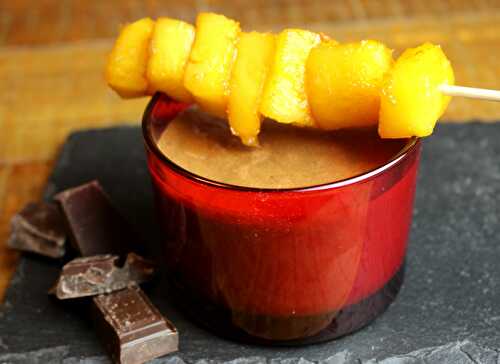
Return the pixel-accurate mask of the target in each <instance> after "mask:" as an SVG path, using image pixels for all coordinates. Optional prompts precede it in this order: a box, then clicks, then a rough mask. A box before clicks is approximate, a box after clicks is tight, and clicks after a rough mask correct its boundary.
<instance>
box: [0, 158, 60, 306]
mask: <svg viewBox="0 0 500 364" xmlns="http://www.w3.org/2000/svg"><path fill="white" fill-rule="evenodd" d="M51 168H52V163H48V162H45V163H40V162H38V163H28V164H22V165H13V166H4V167H0V301H2V300H3V297H4V293H5V289H6V288H7V286H8V283H9V281H10V278H11V276H12V274H13V273H14V271H15V268H16V264H17V261H18V258H19V253H18V252H16V251H14V250H12V249H9V248H8V247H7V244H6V243H7V238H8V235H9V232H10V219H11V218H12V216H13V215H14V214H15V213H16V212H17V211H19V210H20V209H21V208H22V207H23V206H24V205H25V204H26V203H28V202H29V201H32V200H38V199H40V196H41V193H42V190H43V188H44V186H45V182H46V179H47V177H48V175H49V173H50V171H51Z"/></svg>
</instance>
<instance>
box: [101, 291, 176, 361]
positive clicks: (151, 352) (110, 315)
mask: <svg viewBox="0 0 500 364" xmlns="http://www.w3.org/2000/svg"><path fill="white" fill-rule="evenodd" d="M93 301H94V305H93V318H94V323H95V325H96V327H97V332H98V334H99V335H100V336H101V341H102V342H103V343H104V346H105V347H106V350H107V351H108V352H109V354H110V356H111V358H112V359H113V361H114V362H115V363H120V364H141V363H145V362H147V361H148V360H151V359H154V358H157V357H159V356H163V355H166V354H168V353H171V352H174V351H177V350H178V344H179V337H178V334H177V330H176V329H175V327H174V326H173V325H172V324H171V323H170V322H169V321H168V320H166V319H165V318H164V317H163V316H162V315H161V314H160V312H159V311H158V310H157V309H156V308H155V307H154V306H153V304H152V303H151V302H150V301H149V299H148V298H147V297H146V295H145V294H144V293H143V292H142V290H141V289H140V288H139V287H137V286H132V287H129V288H126V289H124V290H121V291H117V292H113V293H111V294H104V295H99V296H95V297H94V298H93Z"/></svg>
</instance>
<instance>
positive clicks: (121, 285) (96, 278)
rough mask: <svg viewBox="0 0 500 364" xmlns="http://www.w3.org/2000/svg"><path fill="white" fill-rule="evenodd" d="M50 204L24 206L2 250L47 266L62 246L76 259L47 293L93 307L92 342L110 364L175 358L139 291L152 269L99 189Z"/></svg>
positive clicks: (167, 334)
mask: <svg viewBox="0 0 500 364" xmlns="http://www.w3.org/2000/svg"><path fill="white" fill-rule="evenodd" d="M54 200H55V203H47V202H39V203H30V204H28V205H27V206H26V207H25V208H24V209H23V210H22V211H20V212H19V213H18V214H16V215H15V216H14V217H13V219H12V223H11V225H12V231H11V235H10V238H9V240H8V244H9V246H10V247H12V248H14V249H19V250H23V251H27V252H31V253H36V254H39V255H44V256H47V257H50V258H61V257H63V256H65V255H66V256H67V255H68V253H67V250H71V249H67V248H68V247H67V246H66V244H65V243H66V240H68V239H67V237H69V240H70V242H71V246H72V247H73V248H74V250H76V251H77V252H78V254H79V255H81V257H78V258H75V259H73V260H71V261H69V262H68V263H66V264H65V265H64V266H63V267H62V270H61V273H60V276H59V278H58V280H57V282H56V283H55V285H54V287H53V288H52V289H51V290H50V291H49V293H50V294H53V295H55V296H56V297H57V298H58V299H60V300H67V299H77V298H80V299H84V300H86V301H87V302H88V304H90V305H91V306H92V309H91V312H92V318H93V320H94V323H95V327H96V330H97V334H98V336H99V337H100V338H101V340H102V342H103V345H104V347H105V348H106V350H107V351H108V353H109V354H110V356H111V358H112V360H113V361H114V362H115V363H127V364H140V363H145V362H147V361H148V360H152V359H154V358H157V357H159V356H163V355H166V354H168V353H171V352H174V351H177V349H178V341H179V339H178V333H177V330H176V328H175V327H174V326H173V325H172V323H171V322H170V321H168V320H167V319H166V318H164V317H163V316H162V315H161V313H160V312H159V311H158V309H156V307H154V305H153V304H152V303H151V301H150V300H149V299H148V297H147V296H146V294H145V293H144V292H143V291H142V289H141V288H140V287H139V284H141V283H144V282H146V281H148V280H150V279H151V278H152V277H153V275H154V266H153V264H152V263H151V262H150V261H149V260H147V259H144V258H142V257H141V256H140V255H138V254H136V253H135V252H134V250H135V249H134V244H137V242H138V241H140V240H139V239H138V237H137V235H136V234H135V232H134V231H133V229H132V228H131V226H130V224H128V222H127V221H126V220H125V219H124V218H123V216H122V215H121V214H120V213H119V212H118V211H117V210H116V209H115V208H114V206H113V204H112V203H111V200H110V198H109V196H108V195H107V194H106V192H105V191H104V190H103V188H102V187H101V185H100V184H99V182H97V181H92V182H89V183H87V184H84V185H81V186H78V187H75V188H71V189H68V190H66V191H63V192H61V193H59V194H58V195H56V196H55V198H54Z"/></svg>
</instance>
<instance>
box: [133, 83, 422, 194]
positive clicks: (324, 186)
mask: <svg viewBox="0 0 500 364" xmlns="http://www.w3.org/2000/svg"><path fill="white" fill-rule="evenodd" d="M160 97H162V93H160V92H157V93H155V94H154V95H153V97H152V98H151V100H149V102H148V105H147V106H146V109H145V110H144V113H143V116H142V136H143V139H144V141H145V145H146V148H147V149H148V151H150V152H152V153H153V155H154V156H155V157H156V158H158V159H159V160H160V161H161V162H162V163H163V164H165V165H166V166H167V167H169V168H170V169H171V170H173V171H174V172H176V173H177V174H179V175H181V176H182V177H185V178H187V179H190V180H192V181H195V182H197V183H202V184H204V185H207V186H209V187H213V188H222V189H227V190H233V191H234V190H236V191H243V192H254V193H255V192H257V193H277V192H308V191H320V190H329V189H338V188H342V187H347V186H351V185H355V184H358V183H362V182H365V181H367V180H370V179H372V178H374V177H376V176H378V175H380V174H382V173H385V172H387V171H389V170H391V169H392V168H395V167H396V166H397V165H399V164H400V163H401V162H403V161H404V160H405V159H406V158H408V156H410V155H412V154H413V152H414V150H415V149H416V148H418V146H419V145H420V143H421V141H420V138H418V137H411V138H409V140H408V142H407V143H406V144H405V145H404V147H403V148H401V150H400V151H399V152H398V153H397V154H396V155H395V156H394V157H392V158H391V159H389V160H388V161H387V162H386V163H384V164H382V165H380V166H378V167H376V168H372V169H370V170H369V171H366V172H364V173H361V174H357V175H355V176H352V177H348V178H344V179H341V180H337V181H334V182H326V183H321V184H317V185H311V186H306V187H287V188H262V187H248V186H239V185H233V184H230V183H224V182H218V181H214V180H211V179H209V178H205V177H203V176H199V175H197V174H196V173H193V172H190V171H188V170H186V169H184V168H183V167H181V166H180V165H178V164H176V163H175V162H173V161H172V160H170V159H169V158H167V156H165V155H164V154H163V153H162V152H161V150H160V149H159V148H158V146H157V145H156V142H155V141H154V140H153V136H152V135H151V130H150V128H149V126H150V124H151V123H150V121H151V112H152V110H153V108H154V106H155V105H156V103H157V102H158V100H159V99H160ZM173 102H175V101H173Z"/></svg>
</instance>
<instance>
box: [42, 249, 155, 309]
mask: <svg viewBox="0 0 500 364" xmlns="http://www.w3.org/2000/svg"><path fill="white" fill-rule="evenodd" d="M118 260H119V257H118V256H117V255H95V256H92V257H85V258H76V259H73V260H72V261H71V262H69V263H67V264H66V265H65V266H64V267H63V269H62V271H61V274H60V276H59V279H58V280H57V282H56V285H55V286H54V288H52V290H51V292H50V293H53V294H55V295H56V296H57V298H59V299H60V300H64V299H69V298H79V297H86V296H95V295H98V294H102V293H110V292H114V291H117V290H120V289H123V288H126V287H128V286H129V285H130V284H134V283H135V284H139V283H142V282H145V281H147V280H150V279H151V278H152V276H153V273H154V269H153V264H152V263H151V262H149V261H147V260H145V259H144V258H142V257H140V256H139V255H137V254H135V253H130V254H129V255H128V256H127V260H126V261H125V264H124V265H123V267H119V266H118V265H117V263H118Z"/></svg>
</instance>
